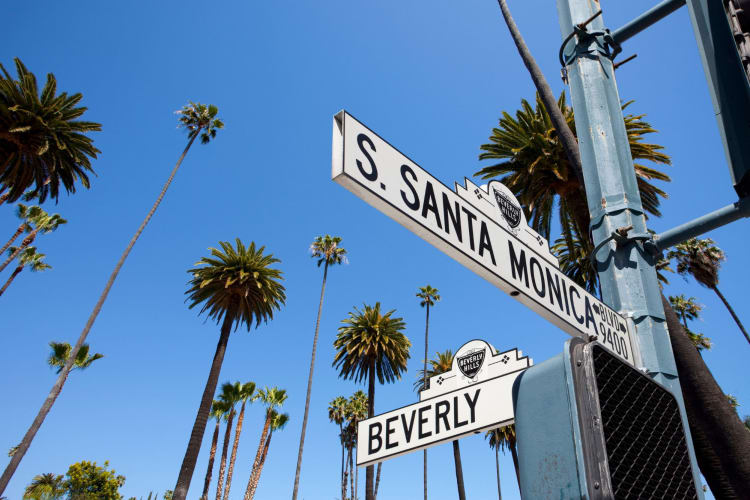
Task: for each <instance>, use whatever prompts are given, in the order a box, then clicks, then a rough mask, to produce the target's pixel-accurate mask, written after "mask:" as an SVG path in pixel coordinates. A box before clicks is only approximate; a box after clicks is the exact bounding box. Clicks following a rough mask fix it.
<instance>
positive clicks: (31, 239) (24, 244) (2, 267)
mask: <svg viewBox="0 0 750 500" xmlns="http://www.w3.org/2000/svg"><path fill="white" fill-rule="evenodd" d="M40 229H41V226H37V227H35V228H34V230H33V231H31V232H30V233H29V235H28V236H27V237H25V238H24V239H23V241H22V242H21V246H19V247H18V248H17V249H16V251H15V252H13V253H12V254H11V256H10V257H8V258H7V259H5V262H3V263H2V265H0V272H3V271H4V270H5V268H6V267H8V264H10V263H11V262H12V261H13V259H15V258H16V257H18V254H20V253H21V252H23V250H24V248H26V247H27V246H29V245H31V244H32V243H34V239H35V238H36V235H37V233H38V232H39V230H40ZM0 493H1V492H0Z"/></svg>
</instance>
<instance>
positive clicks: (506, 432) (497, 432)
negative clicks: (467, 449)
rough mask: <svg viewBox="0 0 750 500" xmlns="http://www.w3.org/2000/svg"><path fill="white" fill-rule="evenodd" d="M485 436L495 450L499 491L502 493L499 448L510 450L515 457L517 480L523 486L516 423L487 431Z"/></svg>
mask: <svg viewBox="0 0 750 500" xmlns="http://www.w3.org/2000/svg"><path fill="white" fill-rule="evenodd" d="M485 438H487V439H489V441H490V448H493V449H494V450H495V461H496V465H497V467H498V469H497V493H498V496H499V495H500V465H499V462H498V457H497V452H498V450H505V449H506V448H507V449H509V450H510V455H511V457H512V458H513V467H514V468H515V470H516V481H517V482H518V487H519V488H520V487H521V474H520V472H519V468H518V451H517V449H516V426H515V424H510V425H506V426H505V427H498V428H496V429H492V430H489V431H487V433H486V434H485Z"/></svg>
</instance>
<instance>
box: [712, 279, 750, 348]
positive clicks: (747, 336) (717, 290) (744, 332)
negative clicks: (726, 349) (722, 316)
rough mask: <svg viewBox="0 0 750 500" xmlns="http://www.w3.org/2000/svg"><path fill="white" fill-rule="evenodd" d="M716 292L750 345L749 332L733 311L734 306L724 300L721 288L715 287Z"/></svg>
mask: <svg viewBox="0 0 750 500" xmlns="http://www.w3.org/2000/svg"><path fill="white" fill-rule="evenodd" d="M713 290H714V292H716V295H718V296H719V298H720V299H721V301H722V302H723V303H724V305H725V306H726V307H727V309H728V310H729V314H731V315H732V318H734V322H735V323H737V326H739V327H740V331H741V332H742V334H743V335H744V336H745V339H747V342H748V343H750V336H749V335H748V334H747V330H745V327H744V326H742V323H741V322H740V318H738V317H737V315H736V314H735V313H734V309H732V306H730V305H729V302H727V299H726V298H724V295H723V294H722V293H721V292H720V291H719V287H717V286H715V285H714V287H713Z"/></svg>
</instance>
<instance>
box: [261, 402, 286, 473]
mask: <svg viewBox="0 0 750 500" xmlns="http://www.w3.org/2000/svg"><path fill="white" fill-rule="evenodd" d="M287 423H289V414H288V413H278V412H277V411H276V410H273V416H272V417H271V428H270V429H269V431H268V438H267V439H266V442H265V444H264V445H263V454H262V455H261V457H260V463H258V472H256V478H255V480H256V483H259V482H260V474H261V472H263V466H264V465H265V464H266V457H267V456H268V448H269V447H270V446H271V438H272V437H273V433H274V432H275V431H280V430H281V429H283V428H284V427H286V424H287ZM256 488H257V484H256Z"/></svg>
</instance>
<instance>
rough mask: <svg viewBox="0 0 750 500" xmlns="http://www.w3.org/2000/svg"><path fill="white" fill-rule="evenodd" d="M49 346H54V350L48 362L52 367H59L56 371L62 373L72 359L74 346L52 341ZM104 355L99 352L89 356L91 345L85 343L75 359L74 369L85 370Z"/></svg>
mask: <svg viewBox="0 0 750 500" xmlns="http://www.w3.org/2000/svg"><path fill="white" fill-rule="evenodd" d="M49 346H50V348H52V352H51V353H50V355H49V358H47V364H48V365H50V366H51V367H52V368H57V372H56V373H60V372H61V371H62V369H63V368H64V367H65V364H66V363H67V362H68V360H69V359H70V351H71V350H72V348H71V347H70V344H68V343H67V342H50V343H49ZM103 357H104V354H99V353H98V352H97V353H95V354H92V355H91V356H89V345H88V344H83V345H82V346H81V349H80V350H79V351H78V353H77V354H76V358H75V360H74V361H73V368H72V370H75V369H76V368H77V369H79V370H85V369H86V368H88V367H89V366H91V363H93V362H94V361H96V360H97V359H101V358H103Z"/></svg>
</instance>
